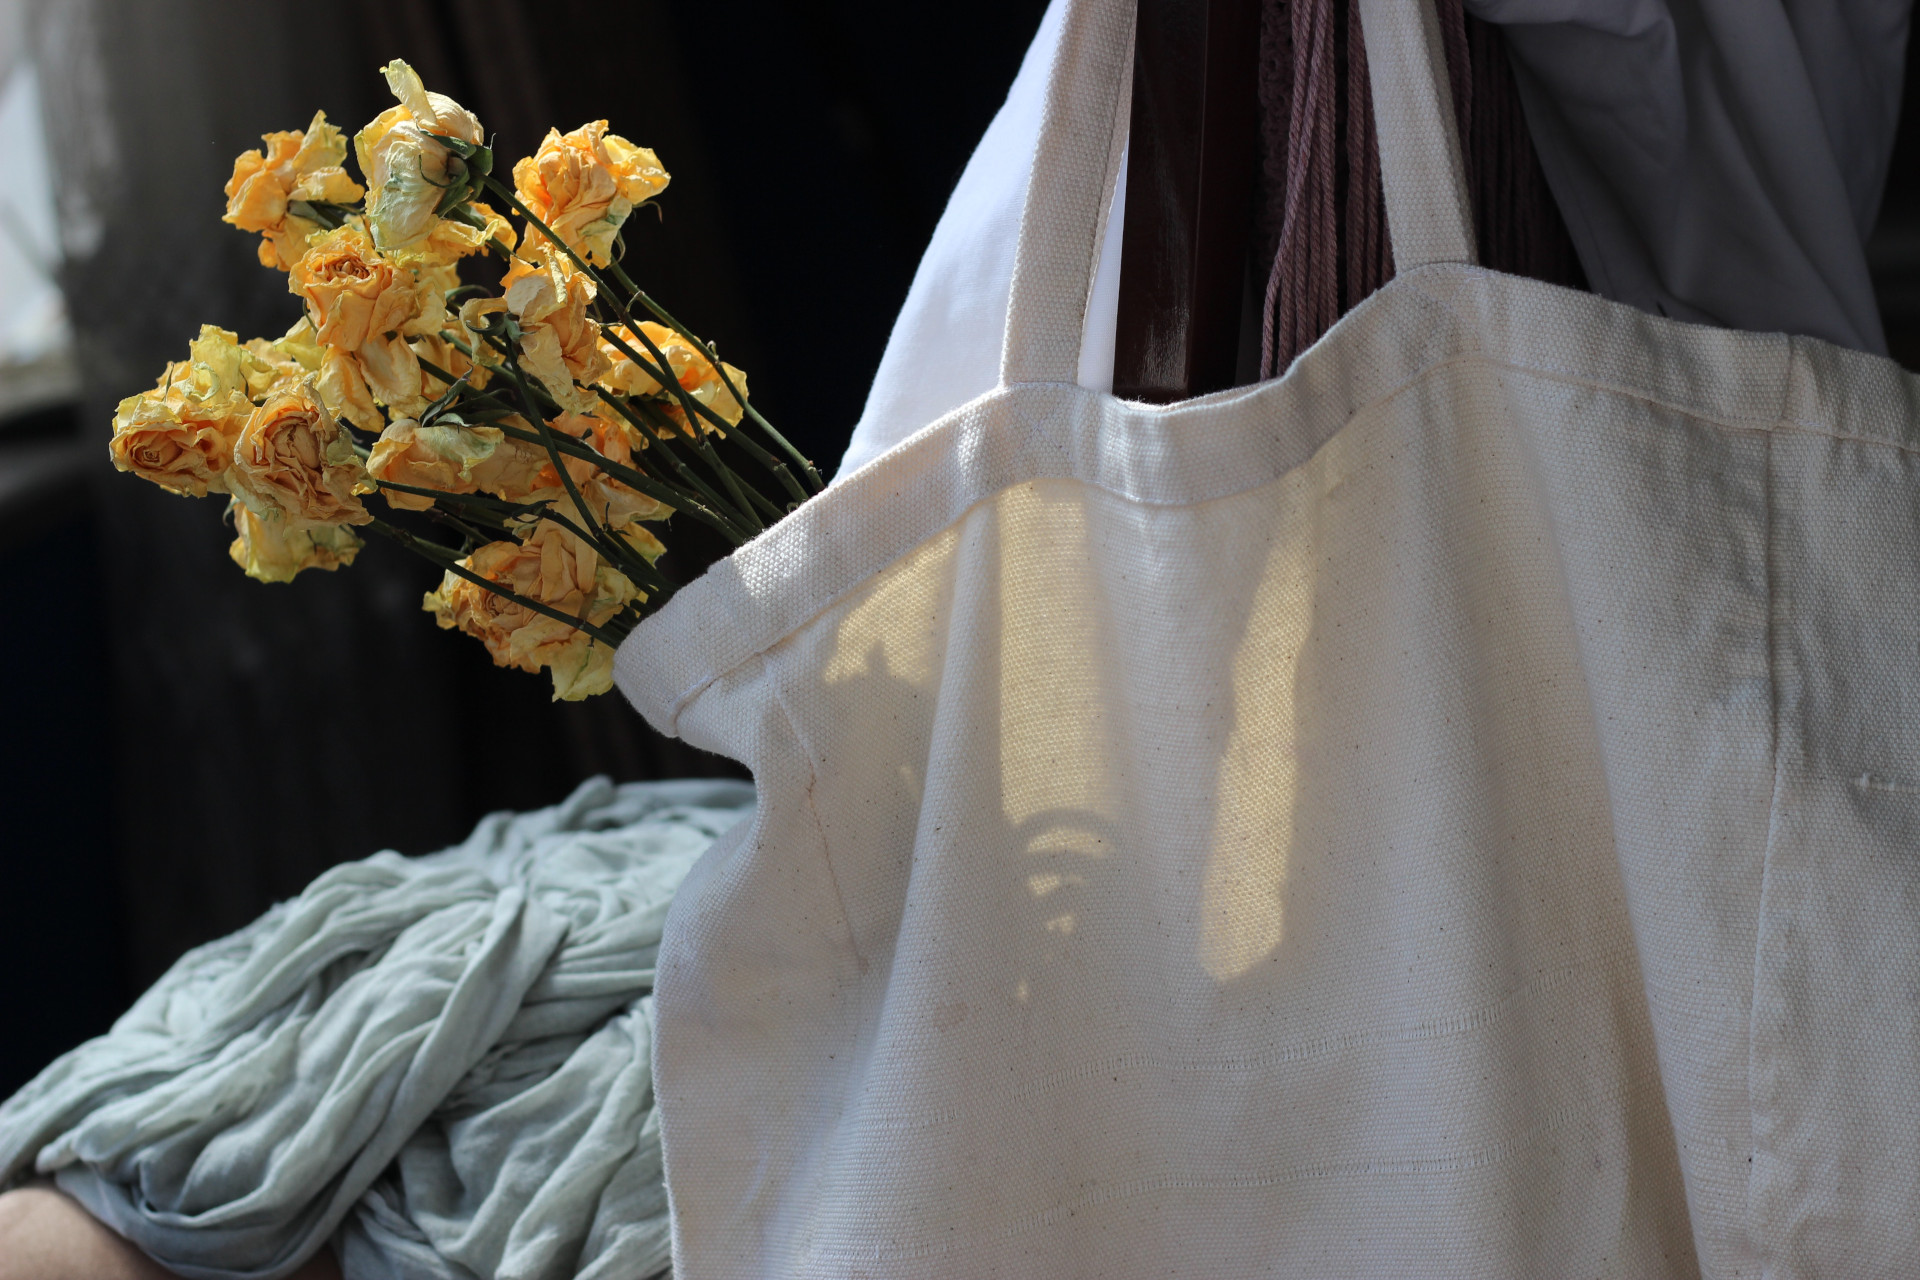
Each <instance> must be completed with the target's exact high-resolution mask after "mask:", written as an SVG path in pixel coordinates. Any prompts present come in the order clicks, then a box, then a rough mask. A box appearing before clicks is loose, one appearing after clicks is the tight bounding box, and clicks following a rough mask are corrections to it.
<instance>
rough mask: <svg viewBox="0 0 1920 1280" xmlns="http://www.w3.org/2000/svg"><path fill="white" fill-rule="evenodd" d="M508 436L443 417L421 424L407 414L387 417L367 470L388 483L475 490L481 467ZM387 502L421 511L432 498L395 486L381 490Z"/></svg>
mask: <svg viewBox="0 0 1920 1280" xmlns="http://www.w3.org/2000/svg"><path fill="white" fill-rule="evenodd" d="M505 439H506V433H505V432H503V431H501V430H500V428H498V427H470V426H467V425H466V424H465V423H458V422H448V421H447V420H445V419H442V420H441V421H439V422H436V423H435V424H434V425H432V426H430V427H423V426H421V425H420V424H419V423H418V422H415V421H414V420H413V419H411V418H401V419H399V420H398V421H396V422H393V423H390V424H389V425H388V426H387V429H386V430H385V431H384V432H382V433H381V435H380V438H379V439H378V440H376V441H375V442H374V445H373V452H372V453H371V454H370V455H369V456H368V458H367V474H368V475H369V476H371V477H372V478H373V479H375V480H385V481H387V482H388V483H391V484H405V485H412V486H413V487H414V488H416V489H437V490H439V491H440V492H442V493H454V494H459V493H474V492H476V491H478V490H479V489H480V487H481V478H484V477H485V476H486V472H485V471H484V470H482V471H481V473H480V478H476V476H475V469H476V468H480V467H483V464H485V463H486V462H487V461H488V460H489V459H490V458H492V457H493V455H494V452H495V451H496V450H498V449H499V448H500V445H501V443H502V442H503V441H504V440H505ZM382 493H383V495H384V496H385V497H386V500H387V501H388V503H390V504H391V505H393V506H396V507H400V508H402V509H404V510H408V511H425V510H426V509H427V508H428V507H431V506H432V505H433V499H432V498H429V497H425V496H423V495H421V494H415V493H405V492H402V491H400V490H397V489H386V490H382Z"/></svg>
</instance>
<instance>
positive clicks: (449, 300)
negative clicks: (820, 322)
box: [111, 61, 820, 699]
mask: <svg viewBox="0 0 1920 1280" xmlns="http://www.w3.org/2000/svg"><path fill="white" fill-rule="evenodd" d="M384 73H385V76H386V80H387V84H388V87H389V88H391V89H392V91H393V94H394V96H395V97H396V98H397V99H398V100H399V105H398V106H395V107H392V108H390V109H388V110H387V111H386V112H384V113H382V114H381V115H380V116H379V117H378V118H376V119H375V120H374V121H373V122H372V123H371V124H369V125H367V126H366V128H364V129H362V130H361V131H360V132H359V133H358V134H357V135H355V137H354V139H353V150H354V154H355V157H356V158H357V160H358V161H359V167H360V171H361V175H362V177H363V178H364V180H365V186H364V187H363V186H362V185H361V183H360V182H356V181H355V180H354V179H353V178H352V177H351V176H350V175H349V174H348V173H347V171H346V169H345V168H344V165H345V161H346V152H347V144H346V138H345V136H344V135H343V134H342V133H341V131H340V130H339V129H338V128H336V127H334V126H332V125H330V124H328V123H327V120H326V115H325V113H324V112H322V113H318V114H316V115H315V116H314V118H313V121H312V123H311V124H309V125H308V126H307V128H306V129H305V130H304V131H295V132H288V133H271V134H267V135H265V136H264V138H263V139H262V140H263V141H264V142H265V143H266V150H265V151H264V152H262V151H248V152H245V153H244V154H242V155H241V156H240V157H239V159H237V160H236V161H234V166H233V177H232V178H231V179H230V180H229V181H228V183H227V186H226V196H227V212H226V218H225V220H226V221H228V222H231V223H233V224H234V225H235V226H236V227H239V228H240V229H241V230H243V231H252V232H258V233H259V234H260V235H261V237H262V239H261V242H260V261H261V262H262V263H263V264H264V265H266V266H268V267H273V268H277V269H279V270H282V271H285V272H287V277H288V284H289V287H290V288H291V289H292V291H293V292H294V293H295V294H297V295H299V296H300V298H301V299H303V301H304V303H305V314H304V315H303V316H302V317H301V319H300V320H299V322H298V323H296V324H295V325H294V326H293V328H291V329H289V330H288V331H287V333H286V334H285V335H284V336H283V337H280V338H275V339H271V340H268V339H261V338H255V339H252V340H250V341H247V342H241V341H239V339H238V338H237V336H236V335H234V334H232V333H230V332H228V331H226V330H224V329H219V328H216V327H214V326H212V325H207V326H203V327H202V328H201V330H200V336H199V338H198V339H196V340H195V341H193V342H192V343H190V344H189V346H188V354H187V358H186V359H185V360H182V361H177V362H175V363H173V364H170V365H168V366H167V369H166V372H165V373H164V374H162V375H161V378H160V380H159V383H158V384H157V385H156V386H155V387H154V389H153V390H151V391H148V392H144V393H142V394H140V395H137V396H133V397H130V398H129V399H127V400H124V401H122V402H121V404H120V406H119V408H118V410H117V411H116V412H115V414H114V421H113V443H112V446H111V451H112V456H113V461H114V465H115V466H117V467H119V468H120V469H121V470H123V471H131V472H133V473H134V474H135V475H138V476H141V477H143V478H145V479H148V480H151V481H153V482H154V483H156V484H158V485H160V486H161V487H162V488H165V489H167V490H169V491H171V492H173V493H177V494H183V495H188V496H192V497H205V496H207V495H208V494H212V493H220V494H226V495H228V496H229V502H228V504H227V511H228V514H229V517H230V518H231V520H232V522H233V528H234V532H235V535H236V536H235V538H234V541H233V546H232V555H233V558H234V560H235V561H236V562H237V563H238V564H239V565H240V567H241V568H242V569H244V570H245V571H246V573H247V575H248V576H249V577H252V578H256V579H258V580H260V581H262V582H286V581H289V580H291V579H292V578H293V577H294V575H295V574H297V573H299V572H301V571H302V570H303V569H329V570H331V569H337V568H339V567H340V566H341V565H344V564H351V563H352V562H353V558H354V555H355V554H356V553H357V552H358V550H359V548H360V546H361V536H360V531H361V530H368V531H372V532H374V533H378V534H381V535H383V536H386V537H389V538H392V539H394V540H396V541H397V542H399V543H400V544H401V545H403V546H405V547H407V548H409V549H411V550H413V551H415V552H418V553H419V554H420V555H423V556H425V557H426V558H427V559H429V560H432V561H433V562H434V563H435V564H437V565H439V566H440V567H441V568H442V569H443V570H444V576H443V578H442V581H441V583H440V586H439V588H438V589H437V590H435V591H432V592H430V593H428V595H427V597H426V602H425V607H426V609H427V610H429V611H430V612H432V613H433V614H434V615H435V617H436V618H437V619H438V621H439V623H440V625H441V626H442V627H457V628H459V629H460V630H462V631H465V632H467V633H468V634H470V635H472V636H475V637H476V638H478V639H479V640H480V641H481V642H482V643H484V644H485V645H486V647H487V650H488V652H489V653H490V654H491V655H492V656H493V660H494V661H495V662H496V663H498V664H499V665H502V666H515V667H519V668H521V669H523V670H526V671H539V670H541V669H543V668H544V669H546V670H547V671H548V672H549V673H550V674H551V676H552V678H553V688H554V696H555V697H557V698H565V699H578V698H584V697H587V696H589V695H592V694H595V693H600V692H604V691H605V690H606V689H608V688H609V687H611V684H612V660H613V650H614V648H615V647H616V646H617V645H618V644H619V643H620V641H621V640H622V639H623V638H625V636H626V635H627V634H628V633H629V632H631V631H632V629H633V627H634V625H635V624H636V623H638V622H639V620H640V619H641V618H642V617H644V616H645V615H646V614H647V613H648V612H649V611H651V610H652V609H656V608H658V607H659V606H660V605H661V604H662V603H663V602H664V601H665V600H666V598H667V597H668V596H669V595H671V594H672V591H673V584H672V583H670V582H669V581H668V580H667V579H666V577H665V576H664V575H663V573H662V572H661V570H660V568H659V567H658V565H657V563H656V562H657V561H658V560H659V558H660V555H661V554H662V552H663V551H664V550H665V547H664V546H663V545H662V544H661V542H660V540H659V539H658V537H656V536H655V534H654V532H653V531H652V530H651V529H649V528H648V527H647V526H649V525H653V524H658V523H660V522H661V521H664V520H665V519H666V518H667V517H668V516H669V515H672V514H674V513H675V512H679V513H683V514H684V515H686V516H687V517H689V518H691V519H695V520H699V521H701V522H702V523H704V524H706V525H708V526H710V527H711V528H712V529H714V530H716V531H717V532H718V533H720V534H721V535H723V536H724V537H725V538H726V539H727V540H728V541H729V542H731V543H732V544H734V545H739V544H740V543H742V542H745V541H746V540H747V539H749V538H751V537H753V536H754V535H755V534H756V533H758V532H759V531H760V530H761V529H763V528H764V527H765V526H766V524H767V522H769V521H771V520H776V519H778V518H779V517H780V516H782V515H784V514H785V513H786V511H788V510H789V509H791V507H792V505H794V504H796V503H798V502H801V501H804V500H805V499H806V498H807V497H808V496H809V494H811V493H813V492H817V491H818V490H819V488H820V478H819V476H818V474H817V473H816V472H815V470H814V468H813V466H812V465H811V464H810V463H809V462H808V461H807V460H806V459H805V458H803V457H802V456H801V455H800V454H799V452H798V451H796V450H795V449H794V447H793V446H792V445H790V444H789V443H787V441H786V440H785V439H784V438H783V437H782V436H781V435H780V433H779V432H777V431H775V430H774V428H773V426H772V425H771V424H770V423H768V422H767V420H766V419H765V418H764V417H762V416H761V415H760V414H759V413H757V412H756V411H755V410H754V408H753V406H752V404H751V403H750V402H749V401H748V399H747V379H746V375H745V374H744V373H742V372H741V371H740V370H739V369H736V368H734V367H733V366H732V365H730V364H727V363H726V362H724V361H722V360H720V359H719V358H718V356H717V355H716V354H715V353H714V350H713V348H712V347H711V346H709V345H708V344H706V343H704V342H702V341H701V340H700V339H699V338H697V337H695V336H694V335H693V334H692V333H691V332H689V331H688V330H687V329H686V328H685V326H683V325H681V324H680V323H679V322H678V321H676V320H675V319H674V318H673V317H672V316H671V315H669V314H668V313H667V312H666V311H665V310H663V309H662V308H661V307H660V306H659V304H658V303H656V302H655V301H654V300H653V299H652V298H650V297H648V296H647V294H646V293H645V292H644V291H643V290H642V289H640V287H639V286H637V285H636V284H634V282H633V281H632V280H631V279H630V278H629V277H628V275H627V273H626V272H625V271H624V270H623V269H622V268H621V266H620V258H621V248H622V246H621V239H620V235H621V229H622V227H623V225H624V224H625V222H626V220H627V218H628V216H629V215H630V214H631V213H632V212H633V210H634V209H635V208H636V207H638V206H640V205H642V204H644V203H646V202H648V201H650V200H652V199H653V198H654V197H655V196H657V195H659V194H660V192H661V191H662V190H664V189H665V187H666V185H667V173H666V171H665V170H664V169H662V168H661V167H660V162H659V160H658V159H657V158H656V157H655V156H654V154H653V152H651V151H649V150H647V149H646V148H644V147H637V146H634V145H633V144H632V143H630V142H628V141H627V140H626V139H624V138H621V137H618V136H616V135H614V134H610V133H608V132H607V122H606V121H604V120H601V121H596V122H594V123H592V124H588V125H583V126H582V127H580V128H578V129H575V130H574V131H573V132H571V133H568V134H561V133H559V132H558V131H557V130H555V131H550V132H549V133H548V134H547V137H546V140H545V141H544V142H542V143H541V145H540V148H539V150H538V151H537V152H536V153H535V154H534V155H533V156H530V157H528V158H526V159H522V160H521V161H520V162H519V163H517V164H515V165H514V167H513V183H512V185H511V186H509V185H507V184H506V183H504V182H502V181H501V180H499V179H498V178H496V177H495V176H494V174H493V152H492V150H491V148H489V147H488V146H487V145H486V142H485V134H484V132H483V130H482V129H481V127H480V122H479V121H478V120H476V119H475V118H474V116H473V115H472V113H470V112H468V111H467V110H465V109H464V108H463V107H461V106H460V105H459V104H458V103H456V102H454V101H453V100H452V99H450V98H447V97H445V96H444V95H442V94H438V93H430V92H428V91H427V90H426V88H425V87H424V86H423V85H422V84H421V81H420V77H419V76H418V75H417V74H415V73H414V71H413V69H412V68H411V67H409V66H408V65H407V64H406V63H404V62H399V61H395V62H392V63H390V64H388V65H387V67H386V68H385V69H384ZM482 195H485V196H489V197H493V198H496V199H498V200H499V201H501V202H502V203H503V204H504V205H505V206H506V207H507V208H508V209H509V210H510V211H511V212H512V213H514V214H517V215H518V216H519V217H520V218H521V219H522V227H521V230H520V231H519V232H518V234H516V233H515V231H514V229H513V227H512V225H511V224H510V223H509V221H508V219H507V217H505V216H503V215H502V214H501V213H499V212H497V211H496V210H495V209H494V208H492V207H490V206H489V205H488V204H487V203H485V202H484V201H483V200H482V199H480V198H479V197H481V196H482ZM483 254H486V255H492V256H493V258H494V259H496V260H497V262H498V264H499V265H500V267H502V268H503V269H504V270H503V273H502V274H501V275H500V277H499V282H498V286H497V290H496V289H489V288H487V287H485V286H483V285H479V284H471V283H463V282H462V280H461V278H460V271H461V264H462V260H463V259H467V258H470V257H472V256H474V255H483ZM642 316H644V317H645V318H644V319H642V318H638V317H642ZM375 495H377V496H378V497H380V498H381V499H383V500H384V502H385V504H386V506H387V507H388V508H389V509H390V510H389V512H388V515H387V517H386V518H382V517H381V516H379V515H376V514H375V513H374V512H373V511H371V510H369V509H368V507H367V505H366V502H365V499H366V498H367V497H370V496H375ZM399 513H408V514H407V515H404V516H402V515H400V514H399ZM422 520H424V521H428V522H431V524H432V526H434V527H433V528H432V529H428V528H426V527H409V525H410V524H411V525H419V524H420V522H421V521H422ZM448 538H451V539H452V541H451V542H449V541H447V540H446V539H448Z"/></svg>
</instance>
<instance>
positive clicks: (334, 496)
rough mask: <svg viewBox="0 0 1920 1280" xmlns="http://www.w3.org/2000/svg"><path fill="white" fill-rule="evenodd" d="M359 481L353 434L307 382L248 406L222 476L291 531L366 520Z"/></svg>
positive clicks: (244, 499)
mask: <svg viewBox="0 0 1920 1280" xmlns="http://www.w3.org/2000/svg"><path fill="white" fill-rule="evenodd" d="M365 480H366V468H365V467H363V466H362V465H361V463H360V458H359V455H358V454H356V453H355V452H354V450H353V438H352V437H351V436H349V435H348V434H347V432H346V429H345V428H344V427H342V426H341V425H340V424H339V423H338V422H336V421H335V420H334V417H333V415H332V414H330V413H328V412H327V408H326V406H325V405H324V404H322V403H321V400H320V396H319V394H318V393H317V392H316V391H315V389H314V388H313V387H311V386H301V387H298V388H295V389H293V390H290V391H282V392H277V393H275V394H274V395H271V396H268V397H267V399H266V401H265V402H264V403H262V404H261V405H260V406H259V407H258V408H256V409H255V410H254V411H253V413H252V415H251V416H250V417H248V419H247V421H246V425H245V426H243V427H242V428H241V429H240V434H239V436H238V438H236V439H235V441H234V443H233V466H232V468H231V469H230V471H229V472H228V476H227V484H228V486H229V488H230V489H231V490H232V492H233V495H234V496H235V497H237V498H238V499H240V501H241V502H243V503H245V504H246V505H247V506H248V507H251V508H252V509H253V512H254V514H255V515H257V516H260V517H261V518H263V519H265V520H268V521H277V522H284V523H285V524H287V525H288V526H290V527H293V528H314V527H317V526H320V525H333V524H365V523H367V521H369V520H371V519H373V517H372V516H371V515H370V514H368V512H367V509H366V507H364V506H363V505H361V502H360V499H359V498H358V497H357V496H356V495H355V489H356V488H358V487H361V486H362V485H363V484H364V482H365Z"/></svg>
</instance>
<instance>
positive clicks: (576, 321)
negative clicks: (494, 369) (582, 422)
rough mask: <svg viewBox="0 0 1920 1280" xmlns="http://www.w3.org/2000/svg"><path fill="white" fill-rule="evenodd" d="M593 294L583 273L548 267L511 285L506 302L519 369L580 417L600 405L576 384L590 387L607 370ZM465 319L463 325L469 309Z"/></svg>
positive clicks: (541, 268)
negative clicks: (592, 312)
mask: <svg viewBox="0 0 1920 1280" xmlns="http://www.w3.org/2000/svg"><path fill="white" fill-rule="evenodd" d="M593 295H594V287H593V281H592V280H591V279H589V278H588V277H587V276H586V275H585V274H584V273H580V272H575V273H569V272H567V271H566V270H565V269H563V268H562V267H560V266H559V265H558V264H557V263H547V264H545V265H543V266H540V267H537V268H535V269H533V270H530V271H528V272H526V273H525V274H523V275H521V276H520V277H519V278H518V279H516V280H514V281H513V282H512V283H511V284H509V285H508V286H507V296H506V299H505V302H506V306H507V310H509V311H511V312H512V313H513V315H514V318H515V319H516V320H518V321H519V322H520V364H521V367H522V368H524V369H525V370H526V371H527V372H528V373H530V374H532V375H533V376H534V377H535V378H537V379H539V381H540V385H541V386H543V387H545V388H546V389H547V394H548V395H550V396H552V397H553V398H554V399H555V400H556V401H557V402H559V404H560V406H561V407H562V408H565V409H571V410H573V411H574V412H576V413H585V412H589V411H591V410H592V408H593V407H594V405H596V404H597V403H598V400H597V399H596V398H595V396H594V395H593V393H592V392H591V391H587V390H584V389H582V388H581V387H576V386H575V385H574V382H575V381H576V380H578V381H579V382H581V383H585V384H588V385H591V384H592V383H594V382H596V381H597V380H599V379H600V378H602V377H604V376H606V373H607V371H608V368H609V366H608V363H607V358H606V356H605V355H603V354H601V351H600V326H599V325H598V324H596V323H595V322H594V321H593V320H591V319H590V318H588V316H587V304H588V303H590V302H592V301H593ZM475 311H476V314H478V313H479V310H478V309H475ZM461 315H462V319H463V320H465V319H466V315H467V309H466V308H463V309H462V313H461Z"/></svg>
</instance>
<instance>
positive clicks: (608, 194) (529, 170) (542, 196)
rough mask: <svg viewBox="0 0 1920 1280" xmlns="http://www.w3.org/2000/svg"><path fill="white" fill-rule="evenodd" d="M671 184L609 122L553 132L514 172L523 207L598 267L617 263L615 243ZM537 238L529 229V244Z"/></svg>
mask: <svg viewBox="0 0 1920 1280" xmlns="http://www.w3.org/2000/svg"><path fill="white" fill-rule="evenodd" d="M667 182H668V177H667V171H666V170H665V169H663V168H661V167H660V161H659V159H658V158H657V157H656V156H655V155H654V154H653V152H652V151H649V150H648V149H647V148H645V147H636V146H634V145H633V144H632V143H631V142H628V141H627V140H626V139H625V138H622V137H620V136H619V135H617V134H610V133H608V132H607V122H606V121H605V120H595V121H594V122H593V123H592V124H585V125H581V126H580V127H579V128H578V129H575V130H574V131H573V132H572V133H566V134H563V133H561V132H560V131H559V130H557V129H549V130H548V131H547V136H546V139H545V140H544V141H542V142H541V144H540V149H539V150H538V151H536V152H535V153H534V154H533V155H531V156H528V157H526V158H525V159H523V160H521V161H520V162H519V163H517V164H515V165H514V166H513V185H514V188H515V190H516V192H517V193H518V194H519V196H520V200H521V203H523V204H525V205H526V206H527V208H528V209H530V210H531V211H532V212H533V214H534V216H535V217H537V218H539V219H540V221H542V222H544V223H546V224H547V226H549V227H551V228H552V229H553V233H554V234H555V235H556V236H558V237H559V238H560V240H561V242H562V243H563V244H565V245H566V246H567V247H568V248H570V249H572V250H573V251H574V252H575V253H577V254H579V255H580V256H581V257H583V258H585V259H586V260H587V261H588V262H591V263H593V264H594V265H595V266H606V265H607V264H608V263H610V262H612V261H613V238H614V236H616V235H617V234H619V231H620V226H621V224H622V223H624V222H625V221H626V220H627V215H628V214H629V213H631V212H633V207H634V206H635V205H637V204H639V203H640V202H642V201H643V200H649V199H651V198H653V197H654V196H657V195H659V194H660V193H661V192H662V191H665V190H666V189H667ZM537 236H539V230H538V229H537V228H529V235H528V239H529V240H530V241H531V240H532V239H534V238H535V237H537ZM541 238H544V237H541Z"/></svg>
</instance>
